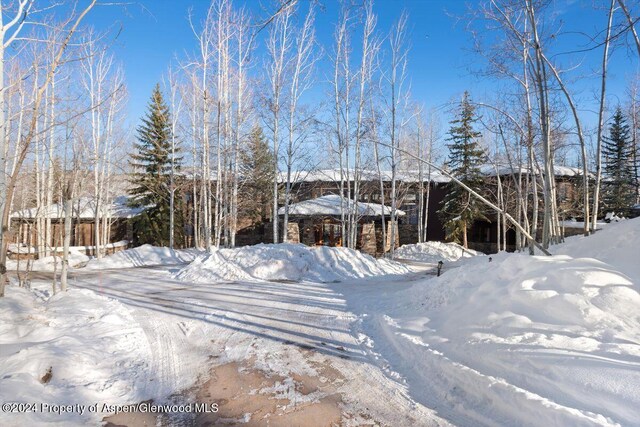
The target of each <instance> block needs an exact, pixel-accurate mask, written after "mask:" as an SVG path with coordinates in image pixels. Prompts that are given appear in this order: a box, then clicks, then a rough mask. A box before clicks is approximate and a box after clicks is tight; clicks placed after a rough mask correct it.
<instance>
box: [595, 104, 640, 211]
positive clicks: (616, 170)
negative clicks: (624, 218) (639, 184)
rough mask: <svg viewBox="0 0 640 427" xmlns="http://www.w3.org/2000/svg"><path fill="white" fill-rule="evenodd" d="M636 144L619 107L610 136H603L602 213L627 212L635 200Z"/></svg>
mask: <svg viewBox="0 0 640 427" xmlns="http://www.w3.org/2000/svg"><path fill="white" fill-rule="evenodd" d="M633 149H634V147H633V144H632V140H631V135H630V131H629V126H628V125H627V121H626V119H625V117H624V115H623V114H622V110H621V109H620V107H618V108H617V109H616V112H615V114H614V115H613V121H612V123H611V125H610V126H609V136H608V137H604V138H603V144H602V154H603V157H604V161H603V168H602V176H603V184H602V205H603V206H602V209H603V211H602V213H603V214H604V213H606V212H614V213H617V214H623V215H624V214H625V213H626V212H627V211H628V210H629V208H630V207H631V205H633V203H634V202H635V197H636V196H635V189H634V170H633Z"/></svg>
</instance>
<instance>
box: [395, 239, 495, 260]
mask: <svg viewBox="0 0 640 427" xmlns="http://www.w3.org/2000/svg"><path fill="white" fill-rule="evenodd" d="M478 255H484V254H483V253H482V252H478V251H474V250H472V249H465V248H464V247H462V246H460V245H459V244H457V243H444V242H426V243H415V244H412V245H402V246H401V247H399V248H398V249H397V250H396V251H395V256H396V257H397V258H399V259H406V260H411V261H420V262H429V263H437V262H438V261H442V262H452V261H457V260H459V259H460V258H470V257H474V256H478Z"/></svg>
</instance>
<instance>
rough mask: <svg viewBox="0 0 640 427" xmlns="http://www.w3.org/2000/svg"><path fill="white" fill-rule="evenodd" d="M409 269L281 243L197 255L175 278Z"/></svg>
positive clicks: (324, 275) (306, 276) (354, 274)
mask: <svg viewBox="0 0 640 427" xmlns="http://www.w3.org/2000/svg"><path fill="white" fill-rule="evenodd" d="M410 272H411V270H410V269H409V268H408V267H406V266H405V265H403V264H400V263H398V262H394V261H389V260H386V259H375V258H373V257H371V256H369V255H366V254H363V253H362V252H359V251H355V250H352V249H347V248H329V247H325V246H319V247H309V246H305V245H302V244H290V243H282V244H277V245H272V244H270V245H265V244H260V245H255V246H244V247H241V248H236V249H220V250H217V251H214V252H213V253H210V254H205V255H201V256H199V257H198V258H196V259H195V260H194V261H193V262H192V263H191V264H189V265H188V266H186V267H185V268H183V269H182V270H181V271H179V272H178V273H177V274H176V276H175V277H176V278H177V279H179V280H183V281H191V282H209V281H212V280H214V281H215V280H250V279H262V280H293V281H300V280H308V281H313V282H331V281H336V280H345V279H350V278H364V277H372V276H381V275H388V274H406V273H410Z"/></svg>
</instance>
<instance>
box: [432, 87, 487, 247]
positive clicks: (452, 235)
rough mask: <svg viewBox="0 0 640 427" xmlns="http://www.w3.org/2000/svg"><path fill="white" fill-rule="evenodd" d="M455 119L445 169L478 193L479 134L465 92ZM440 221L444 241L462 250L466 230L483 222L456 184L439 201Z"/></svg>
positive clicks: (472, 200) (479, 210)
mask: <svg viewBox="0 0 640 427" xmlns="http://www.w3.org/2000/svg"><path fill="white" fill-rule="evenodd" d="M456 116H457V117H456V118H455V119H454V120H453V121H451V128H450V129H449V135H450V138H448V139H447V140H448V141H451V143H450V144H448V145H447V147H448V148H449V161H448V166H449V168H450V172H451V173H452V174H453V176H455V177H456V178H458V179H459V180H460V181H462V182H463V183H464V184H466V185H467V186H469V187H470V188H471V189H473V190H476V191H477V192H479V193H480V192H481V188H482V185H483V176H482V173H481V171H480V165H481V164H482V163H483V161H484V150H482V148H480V146H479V144H478V138H479V137H480V136H482V134H481V133H480V132H477V131H475V130H474V129H473V125H474V123H475V122H476V121H477V120H478V119H477V117H476V116H475V108H474V106H473V105H472V104H471V101H470V99H469V93H468V92H465V93H464V96H463V98H462V102H461V103H460V110H459V111H458V113H457V115H456ZM439 214H440V217H441V218H442V220H443V222H444V225H445V229H446V233H447V239H449V240H453V241H456V242H458V243H461V244H462V245H463V246H464V247H465V248H466V247H468V244H467V230H468V229H469V228H470V227H471V226H472V225H473V222H474V221H475V220H477V219H486V217H485V216H484V213H483V210H482V206H481V204H480V203H479V202H478V200H476V199H475V198H474V197H473V196H471V194H470V193H469V192H468V191H466V190H465V189H463V188H462V187H460V186H459V185H456V184H453V183H452V184H450V186H449V188H448V191H447V194H446V196H445V197H444V199H443V201H442V207H441V209H440V211H439Z"/></svg>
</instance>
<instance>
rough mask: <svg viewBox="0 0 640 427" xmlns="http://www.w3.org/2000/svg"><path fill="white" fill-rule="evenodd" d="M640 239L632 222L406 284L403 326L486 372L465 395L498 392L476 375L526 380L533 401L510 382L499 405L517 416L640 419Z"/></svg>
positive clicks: (560, 420) (397, 312)
mask: <svg viewBox="0 0 640 427" xmlns="http://www.w3.org/2000/svg"><path fill="white" fill-rule="evenodd" d="M639 237H640V221H636V220H629V221H625V222H622V223H620V224H616V225H611V226H609V227H607V228H606V229H605V230H602V231H599V232H598V233H596V234H595V235H593V236H590V237H586V238H577V239H570V240H569V242H568V243H566V244H564V245H561V246H559V247H556V248H553V250H554V251H556V252H563V253H565V255H555V256H549V257H546V256H534V257H532V256H528V255H524V254H506V253H501V254H498V255H494V256H493V262H488V261H487V259H486V258H484V257H477V258H474V259H471V260H469V262H467V263H465V264H464V265H462V266H460V267H459V268H456V269H454V270H449V271H445V273H444V274H443V275H442V276H441V277H438V278H433V279H430V280H427V281H422V282H418V283H416V284H415V285H413V286H412V287H411V288H409V289H408V290H407V291H405V292H404V293H402V295H401V296H400V297H399V300H398V301H396V302H395V304H394V311H393V313H392V315H394V317H393V318H392V320H393V325H396V328H400V329H402V333H404V334H405V335H403V336H404V337H405V338H407V342H408V343H415V344H416V347H415V349H414V350H412V351H415V352H419V351H423V350H422V348H424V347H427V348H432V349H433V351H436V352H438V354H442V355H446V358H447V360H451V361H453V362H455V363H457V364H458V365H459V366H465V367H470V368H471V369H472V370H473V372H475V373H473V374H472V373H471V371H465V372H467V373H466V374H465V376H467V377H468V378H467V379H465V380H464V381H466V382H462V383H461V382H458V383H456V387H459V388H462V389H466V390H467V393H468V394H467V396H472V395H473V396H474V397H473V399H474V402H475V403H473V402H472V401H471V400H468V401H467V402H466V403H465V404H464V405H482V403H481V402H484V400H483V399H490V396H489V394H490V393H489V391H486V390H485V389H482V388H479V389H478V388H476V387H474V386H473V382H474V381H480V382H486V384H487V385H489V384H494V385H495V387H496V392H497V391H498V390H500V389H501V388H502V387H505V390H504V391H505V393H507V392H506V390H508V389H509V388H511V389H514V390H519V393H521V394H520V396H522V397H523V398H524V399H523V400H520V399H519V397H518V395H517V394H513V393H512V392H509V393H508V394H505V395H504V396H503V397H504V398H505V399H506V400H505V402H510V403H508V404H507V403H505V404H504V405H503V407H501V408H497V407H496V408H494V409H495V411H496V413H501V414H502V415H501V416H504V415H505V414H509V415H508V417H509V418H507V419H510V420H512V421H511V422H506V423H507V424H513V423H515V424H519V422H516V421H515V420H522V419H526V420H535V423H533V424H540V425H542V424H549V425H556V424H557V425H636V424H637V422H638V412H637V408H639V407H640V367H639V366H640V365H638V360H640V311H638V307H640V293H639V290H640V274H639V273H640V270H639V269H638V266H637V264H638V256H637V249H636V246H637V241H638V238H639ZM415 319H421V322H419V325H418V326H415V324H416V322H415ZM390 325H391V323H390ZM390 327H392V326H390ZM416 369H418V368H416ZM450 369H452V370H454V369H455V368H454V367H450ZM452 372H453V371H452ZM456 372H457V371H456ZM452 375H453V374H452ZM474 378H475V379H474ZM490 387H493V385H490ZM471 390H473V392H471ZM484 395H486V396H484ZM483 396H484V397H483ZM536 401H537V402H545V403H544V405H543V406H544V407H545V408H546V409H545V410H544V411H542V410H541V409H540V407H539V406H538V405H537V404H534V402H536ZM467 410H472V408H471V406H468V407H467ZM473 410H475V409H473ZM487 411H488V413H489V412H490V411H489V410H487ZM500 411H503V412H500ZM489 416H493V415H489Z"/></svg>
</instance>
